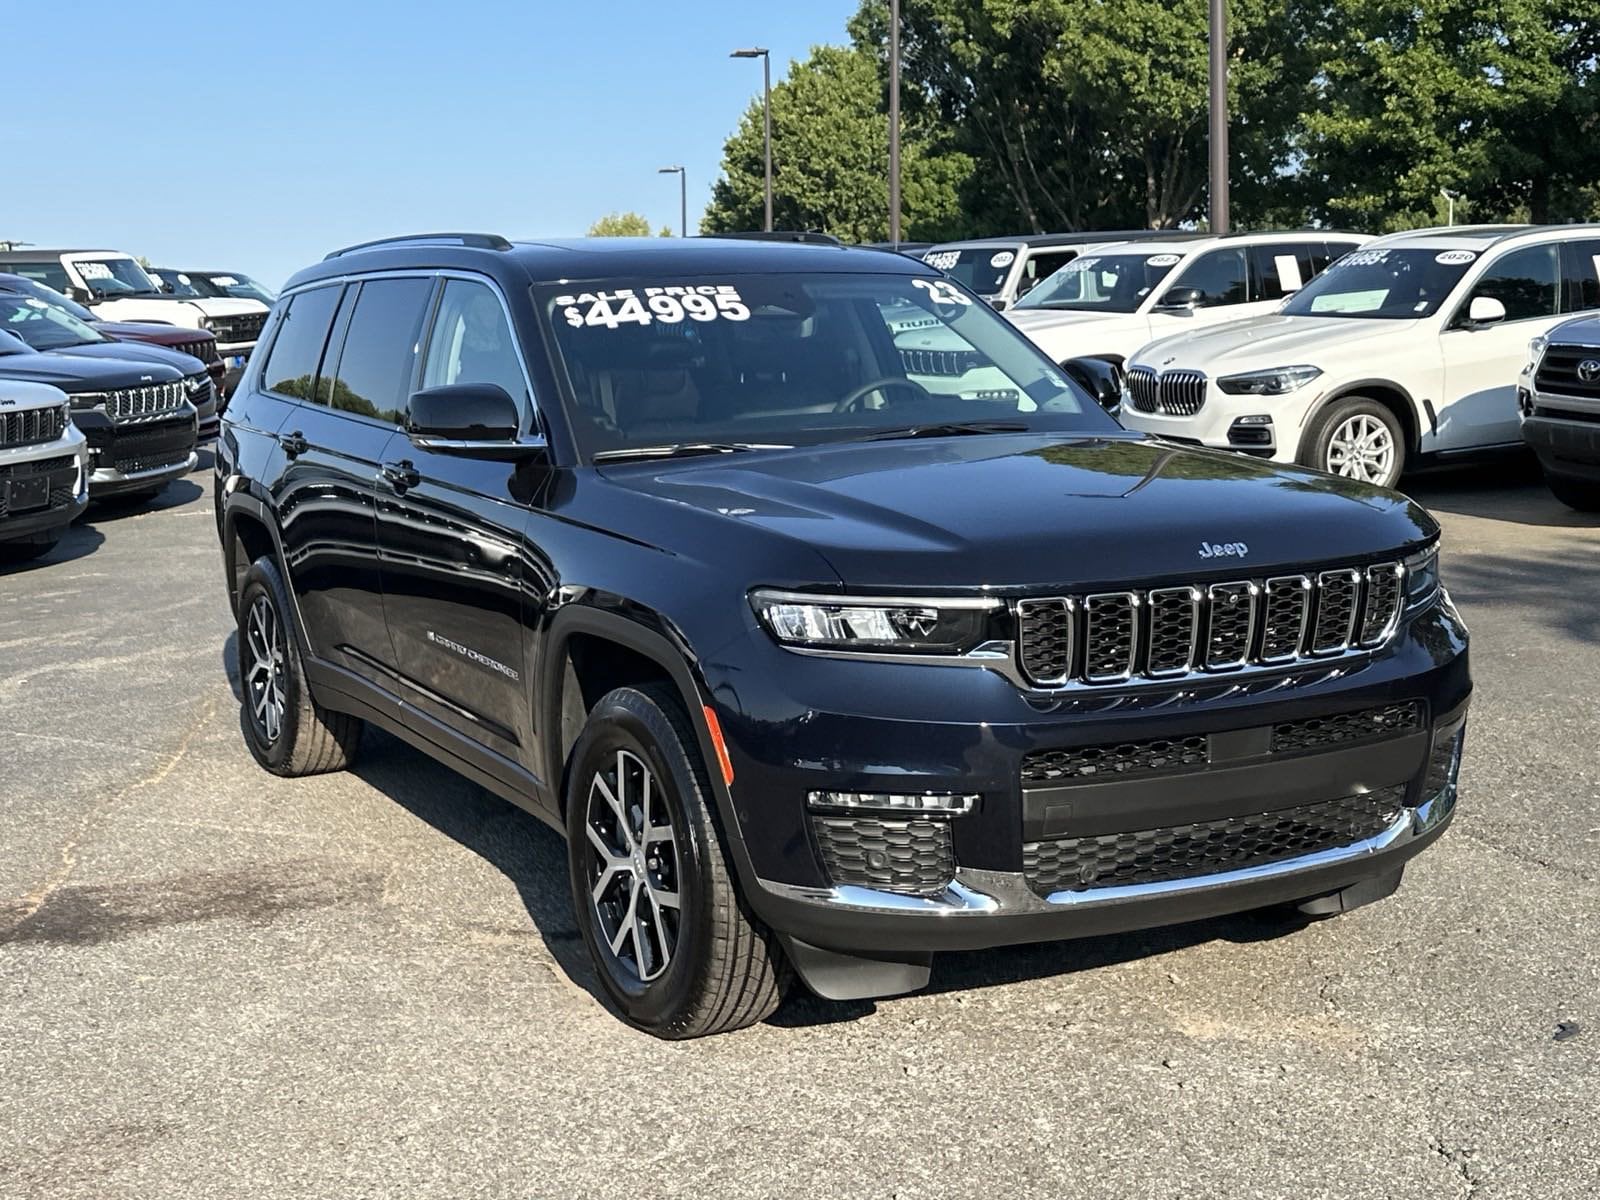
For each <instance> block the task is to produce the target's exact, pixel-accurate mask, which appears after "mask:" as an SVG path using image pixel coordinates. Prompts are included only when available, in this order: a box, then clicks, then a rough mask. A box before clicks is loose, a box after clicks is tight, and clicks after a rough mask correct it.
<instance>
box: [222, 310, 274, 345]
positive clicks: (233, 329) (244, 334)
mask: <svg viewBox="0 0 1600 1200" xmlns="http://www.w3.org/2000/svg"><path fill="white" fill-rule="evenodd" d="M266 323H267V314H266V313H244V314H241V315H239V316H232V317H212V318H211V331H212V332H213V333H215V334H216V335H217V341H219V342H229V343H233V342H253V341H255V340H256V339H257V338H258V337H260V336H261V327H262V326H263V325H265V324H266Z"/></svg>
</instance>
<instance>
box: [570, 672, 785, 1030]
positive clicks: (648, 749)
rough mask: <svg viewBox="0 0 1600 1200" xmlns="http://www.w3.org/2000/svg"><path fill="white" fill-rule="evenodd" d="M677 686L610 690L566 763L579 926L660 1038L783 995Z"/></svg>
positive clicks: (752, 1012)
mask: <svg viewBox="0 0 1600 1200" xmlns="http://www.w3.org/2000/svg"><path fill="white" fill-rule="evenodd" d="M714 804H715V800H714V799H713V797H712V794H711V787H710V783H709V781H708V780H707V777H706V773H705V768H704V765H703V764H702V763H701V761H700V755H699V752H698V751H697V749H696V748H695V739H694V735H693V732H692V731H691V729H690V726H689V721H688V717H687V716H686V714H685V713H684V711H683V708H682V706H681V705H680V704H679V703H678V700H677V696H676V693H674V692H673V691H672V690H671V689H668V688H665V687H661V686H642V687H637V688H631V687H628V688H618V689H616V690H615V691H613V692H609V693H607V694H606V695H605V696H603V697H602V698H601V700H600V702H599V703H598V704H596V705H595V707H594V711H593V712H591V713H590V714H589V720H588V723H587V724H586V725H585V726H584V729H583V733H582V735H581V736H580V737H579V738H578V742H577V744H576V745H575V746H574V747H573V750H572V757H571V759H570V769H569V771H568V774H567V787H566V819H567V847H568V849H567V854H568V867H569V869H570V872H571V876H572V900H573V904H574V906H575V908H576V910H577V916H578V926H579V928H580V929H582V931H583V940H584V942H585V944H586V945H587V946H588V948H589V954H590V956H591V957H592V958H593V959H594V963H595V966H596V967H597V968H598V969H599V974H600V980H601V983H602V985H603V986H604V987H605V990H606V993H607V995H609V996H610V997H611V999H612V1001H613V1002H614V1003H615V1004H616V1005H617V1007H618V1008H619V1009H621V1010H622V1014H623V1016H625V1017H626V1018H627V1019H628V1021H630V1022H631V1023H633V1024H634V1025H637V1026H639V1027H640V1028H641V1029H644V1030H645V1031H647V1032H649V1033H653V1034H655V1035H656V1036H657V1037H663V1038H674V1039H676V1038H692V1037H701V1036H704V1035H706V1034H711V1033H724V1032H727V1031H730V1030H734V1029H742V1028H744V1027H745V1026H747V1025H753V1024H754V1023H755V1022H757V1021H760V1020H762V1019H763V1018H765V1017H767V1016H768V1015H770V1014H771V1013H772V1012H773V1011H774V1010H775V1009H776V1008H777V1007H778V1004H779V1003H780V1002H781V1001H782V999H783V989H784V985H785V982H786V980H787V976H788V972H787V968H786V964H785V962H784V958H783V951H782V950H781V949H780V948H779V946H778V944H777V940H776V938H775V937H774V936H773V934H772V932H771V931H770V930H768V929H767V928H766V927H765V926H764V925H763V924H762V923H761V922H760V920H759V919H758V918H757V917H756V916H755V915H754V914H753V913H752V912H751V911H750V910H749V907H748V906H747V905H746V903H745V901H744V897H743V896H742V895H741V894H740V892H739V887H738V884H737V882H736V879H735V876H734V871H733V867H732V864H731V863H730V861H729V858H728V854H727V851H726V849H725V848H724V844H723V836H722V833H721V831H720V830H719V828H718V820H717V816H716V813H715V811H714Z"/></svg>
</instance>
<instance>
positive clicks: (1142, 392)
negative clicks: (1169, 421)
mask: <svg viewBox="0 0 1600 1200" xmlns="http://www.w3.org/2000/svg"><path fill="white" fill-rule="evenodd" d="M1127 379H1128V395H1129V397H1130V398H1131V399H1132V400H1133V406H1134V408H1136V409H1138V410H1139V411H1140V412H1147V413H1161V414H1163V415H1165V416H1169V417H1192V416H1194V415H1195V414H1196V413H1197V412H1199V411H1200V410H1201V409H1202V408H1204V407H1205V406H1206V376H1205V372H1203V371H1190V370H1183V369H1180V370H1176V371H1164V372H1162V373H1161V374H1159V375H1158V374H1156V372H1154V371H1152V370H1151V369H1150V368H1149V367H1129V368H1128V374H1127Z"/></svg>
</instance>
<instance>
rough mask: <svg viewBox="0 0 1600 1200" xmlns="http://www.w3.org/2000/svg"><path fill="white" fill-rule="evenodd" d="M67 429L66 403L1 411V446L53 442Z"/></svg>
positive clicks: (34, 444)
mask: <svg viewBox="0 0 1600 1200" xmlns="http://www.w3.org/2000/svg"><path fill="white" fill-rule="evenodd" d="M66 430H67V408H66V405H64V404H56V405H52V406H51V407H50V408H30V409H25V410H24V411H22V412H0V446H5V447H10V446H37V445H39V444H40V443H42V442H53V441H55V440H56V439H57V438H58V437H60V436H61V435H62V434H63V433H65V432H66Z"/></svg>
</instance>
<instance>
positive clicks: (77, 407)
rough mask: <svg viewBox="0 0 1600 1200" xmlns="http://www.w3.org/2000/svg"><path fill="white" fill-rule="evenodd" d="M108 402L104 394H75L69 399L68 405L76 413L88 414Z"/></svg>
mask: <svg viewBox="0 0 1600 1200" xmlns="http://www.w3.org/2000/svg"><path fill="white" fill-rule="evenodd" d="M105 402H106V394H105V393H104V392H73V393H72V394H71V395H70V396H68V397H67V403H68V404H70V405H71V406H72V410H73V411H74V412H87V411H88V410H89V409H91V408H99V407H100V406H101V405H102V404H104V403H105Z"/></svg>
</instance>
